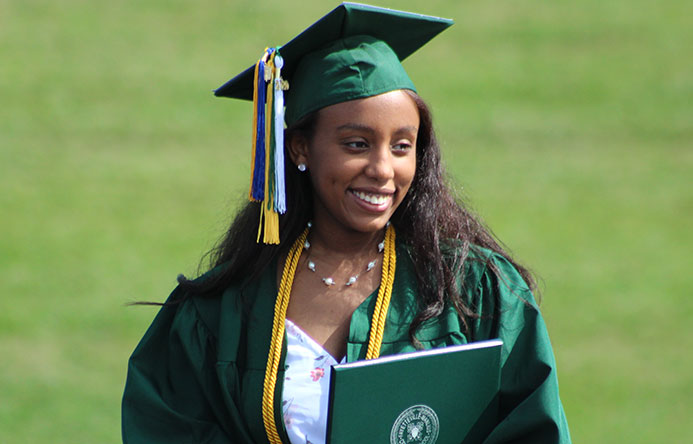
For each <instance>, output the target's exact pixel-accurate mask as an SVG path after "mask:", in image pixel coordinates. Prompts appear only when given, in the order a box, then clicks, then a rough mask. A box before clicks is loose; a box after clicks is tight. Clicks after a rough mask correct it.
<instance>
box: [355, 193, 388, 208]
mask: <svg viewBox="0 0 693 444" xmlns="http://www.w3.org/2000/svg"><path fill="white" fill-rule="evenodd" d="M354 194H355V195H356V197H358V198H359V199H361V200H365V201H366V202H368V203H371V204H373V205H382V204H384V203H387V202H388V201H389V200H390V196H389V195H382V194H367V193H364V192H362V191H354Z"/></svg>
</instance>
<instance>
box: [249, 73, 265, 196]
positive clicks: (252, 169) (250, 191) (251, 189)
mask: <svg viewBox="0 0 693 444" xmlns="http://www.w3.org/2000/svg"><path fill="white" fill-rule="evenodd" d="M260 63H262V60H258V62H257V63H256V64H255V76H254V77H253V85H257V80H258V79H257V78H258V75H259V72H258V71H259V69H258V68H259V66H260ZM257 102H258V98H257V88H256V87H253V138H252V153H251V159H250V187H249V189H248V200H250V201H251V202H252V201H254V200H255V199H254V198H253V173H254V168H253V165H255V146H256V144H257Z"/></svg>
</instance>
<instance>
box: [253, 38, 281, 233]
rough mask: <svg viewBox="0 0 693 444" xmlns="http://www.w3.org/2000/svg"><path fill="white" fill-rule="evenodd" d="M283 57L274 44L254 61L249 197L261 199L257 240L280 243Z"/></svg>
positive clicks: (254, 199) (257, 200)
mask: <svg viewBox="0 0 693 444" xmlns="http://www.w3.org/2000/svg"><path fill="white" fill-rule="evenodd" d="M283 65H284V60H283V59H282V57H281V56H280V55H279V51H278V50H277V49H276V48H269V49H266V50H265V53H264V54H263V56H262V58H261V59H260V60H259V61H258V63H257V65H255V79H254V82H255V87H254V90H253V153H252V174H251V186H250V192H249V199H250V200H251V201H255V202H260V222H259V226H258V232H257V242H260V234H261V233H263V236H262V238H263V242H264V243H266V244H278V243H279V214H280V213H281V214H283V213H285V212H286V186H285V184H284V179H285V178H284V91H285V90H286V89H288V84H287V82H285V81H284V80H283V79H282V78H281V68H282V67H283Z"/></svg>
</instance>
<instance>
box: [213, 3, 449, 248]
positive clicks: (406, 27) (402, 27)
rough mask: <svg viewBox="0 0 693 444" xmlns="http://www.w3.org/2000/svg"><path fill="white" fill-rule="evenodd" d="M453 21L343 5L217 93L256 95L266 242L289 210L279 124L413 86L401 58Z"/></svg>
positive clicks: (256, 172) (274, 239)
mask: <svg viewBox="0 0 693 444" xmlns="http://www.w3.org/2000/svg"><path fill="white" fill-rule="evenodd" d="M450 25H452V20H449V19H443V18H439V17H432V16H427V15H421V14H415V13H411V12H404V11H395V10H392V9H385V8H378V7H374V6H368V5H361V4H357V3H342V4H341V5H339V6H338V7H337V8H335V9H334V10H332V11H331V12H330V13H328V14H327V15H325V16H324V17H323V18H321V19H320V20H318V21H317V22H315V23H314V24H313V25H311V26H310V27H309V28H308V29H306V30H305V31H303V32H302V33H301V34H299V35H298V36H297V37H295V38H294V39H293V40H291V41H290V42H288V43H287V44H285V45H283V46H280V47H276V48H268V49H266V50H265V52H264V53H263V56H262V58H261V59H260V61H258V62H257V63H256V64H255V65H253V66H251V67H250V68H248V69H246V70H245V71H243V72H242V73H240V74H239V75H237V76H236V77H234V78H233V79H231V80H229V81H228V82H226V83H225V84H224V85H222V86H221V87H219V88H218V89H216V90H215V91H214V94H215V95H216V96H220V97H232V98H237V99H245V100H253V103H254V109H253V116H254V117H253V131H254V134H253V166H252V169H253V171H252V176H251V186H250V192H249V199H250V200H251V201H257V202H262V205H261V219H262V220H264V222H261V227H260V228H262V226H264V242H265V243H278V242H279V222H278V214H281V213H284V212H285V211H286V206H285V205H286V201H285V196H284V192H285V190H284V153H283V151H284V149H283V143H284V142H283V131H284V124H285V123H286V124H287V125H289V126H290V125H292V124H294V123H296V122H297V121H298V120H300V119H301V118H302V117H304V116H306V115H308V114H309V113H311V112H313V111H317V110H319V109H321V108H324V107H326V106H329V105H334V104H337V103H341V102H345V101H348V100H355V99H359V98H364V97H370V96H375V95H378V94H383V93H386V92H389V91H394V90H397V89H410V90H413V91H416V89H415V88H414V84H413V83H412V81H411V80H410V79H409V76H408V75H407V73H406V72H405V71H404V68H403V67H402V64H401V61H402V60H404V59H405V58H406V57H408V56H409V55H410V54H412V53H413V52H414V51H416V50H417V49H419V48H420V47H422V46H423V45H425V44H426V43H427V42H428V41H429V40H431V39H432V38H433V37H435V36H436V35H438V34H439V33H440V32H442V31H443V30H445V29H446V28H448V27H449V26H450ZM287 81H288V83H287ZM284 91H286V98H285V97H284ZM284 108H285V109H284ZM261 231H262V230H261V229H258V241H259V239H260V233H261Z"/></svg>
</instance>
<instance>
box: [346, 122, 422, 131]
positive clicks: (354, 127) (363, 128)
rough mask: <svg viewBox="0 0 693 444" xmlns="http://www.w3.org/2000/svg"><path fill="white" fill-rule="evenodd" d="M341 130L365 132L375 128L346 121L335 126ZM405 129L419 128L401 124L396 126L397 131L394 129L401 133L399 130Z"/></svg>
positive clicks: (414, 129)
mask: <svg viewBox="0 0 693 444" xmlns="http://www.w3.org/2000/svg"><path fill="white" fill-rule="evenodd" d="M342 130H357V131H365V132H367V133H374V132H375V130H374V129H373V128H371V127H370V126H368V125H362V124H360V123H347V124H344V125H341V126H338V127H337V131H342ZM405 131H406V132H414V133H416V132H418V131H419V129H418V128H417V127H415V126H403V127H401V128H398V129H397V131H395V132H397V133H401V132H405Z"/></svg>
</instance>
